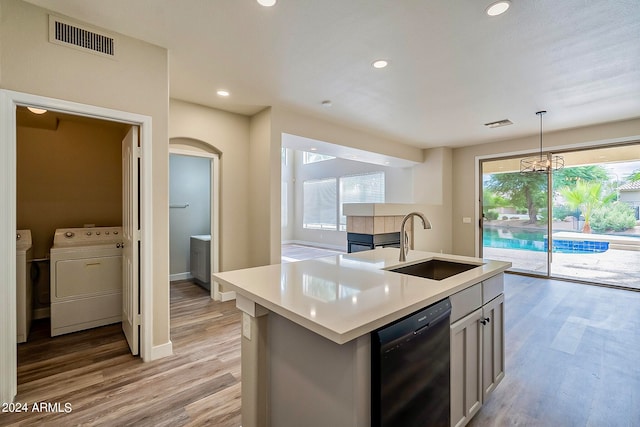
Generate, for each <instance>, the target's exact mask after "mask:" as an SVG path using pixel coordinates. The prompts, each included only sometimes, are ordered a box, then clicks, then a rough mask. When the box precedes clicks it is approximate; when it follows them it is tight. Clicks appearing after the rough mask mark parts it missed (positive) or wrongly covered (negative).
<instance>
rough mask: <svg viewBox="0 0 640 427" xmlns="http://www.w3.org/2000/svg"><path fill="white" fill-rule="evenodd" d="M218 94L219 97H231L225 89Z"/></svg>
mask: <svg viewBox="0 0 640 427" xmlns="http://www.w3.org/2000/svg"><path fill="white" fill-rule="evenodd" d="M216 93H217V94H218V96H223V97H225V98H226V97H227V96H229V95H231V94H230V93H229V91H228V90H224V89H220V90H219V91H217V92H216Z"/></svg>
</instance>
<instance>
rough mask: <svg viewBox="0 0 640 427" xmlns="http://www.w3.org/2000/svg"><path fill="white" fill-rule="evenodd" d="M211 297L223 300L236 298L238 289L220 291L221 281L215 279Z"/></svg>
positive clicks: (215, 299)
mask: <svg viewBox="0 0 640 427" xmlns="http://www.w3.org/2000/svg"><path fill="white" fill-rule="evenodd" d="M211 299H213V300H214V301H221V302H225V301H231V300H234V299H236V291H226V292H220V283H218V282H216V281H215V280H214V281H213V287H212V288H211Z"/></svg>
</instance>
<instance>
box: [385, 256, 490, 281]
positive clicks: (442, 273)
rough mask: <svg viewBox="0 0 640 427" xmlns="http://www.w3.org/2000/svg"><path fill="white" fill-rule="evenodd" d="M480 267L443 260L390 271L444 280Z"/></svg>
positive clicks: (432, 260) (433, 260)
mask: <svg viewBox="0 0 640 427" xmlns="http://www.w3.org/2000/svg"><path fill="white" fill-rule="evenodd" d="M480 266H481V264H480V265H478V264H464V263H461V262H453V261H445V260H441V259H430V260H428V261H423V262H419V263H417V264H411V265H406V266H404V267H398V268H394V269H390V270H389V271H393V272H395V273H401V274H409V275H411V276H418V277H424V278H425V279H432V280H443V279H446V278H448V277H451V276H455V275H456V274H460V273H463V272H465V271H468V270H471V269H473V268H476V267H480Z"/></svg>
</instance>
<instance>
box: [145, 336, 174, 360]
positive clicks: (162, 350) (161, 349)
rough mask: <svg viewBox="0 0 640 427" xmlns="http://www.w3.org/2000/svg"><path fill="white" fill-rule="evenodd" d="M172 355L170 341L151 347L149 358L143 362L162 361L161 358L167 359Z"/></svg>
mask: <svg viewBox="0 0 640 427" xmlns="http://www.w3.org/2000/svg"><path fill="white" fill-rule="evenodd" d="M172 354H173V343H172V342H171V341H169V342H166V343H164V344H160V345H154V346H152V347H151V356H150V357H149V358H148V359H145V360H144V361H145V362H151V361H153V360H158V359H162V358H163V357H169V356H171V355H172Z"/></svg>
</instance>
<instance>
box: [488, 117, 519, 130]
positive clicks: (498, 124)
mask: <svg viewBox="0 0 640 427" xmlns="http://www.w3.org/2000/svg"><path fill="white" fill-rule="evenodd" d="M512 124H513V122H512V121H511V120H509V119H503V120H498V121H497V122H491V123H485V124H484V125H485V126H486V127H488V128H500V127H502V126H509V125H512Z"/></svg>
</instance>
